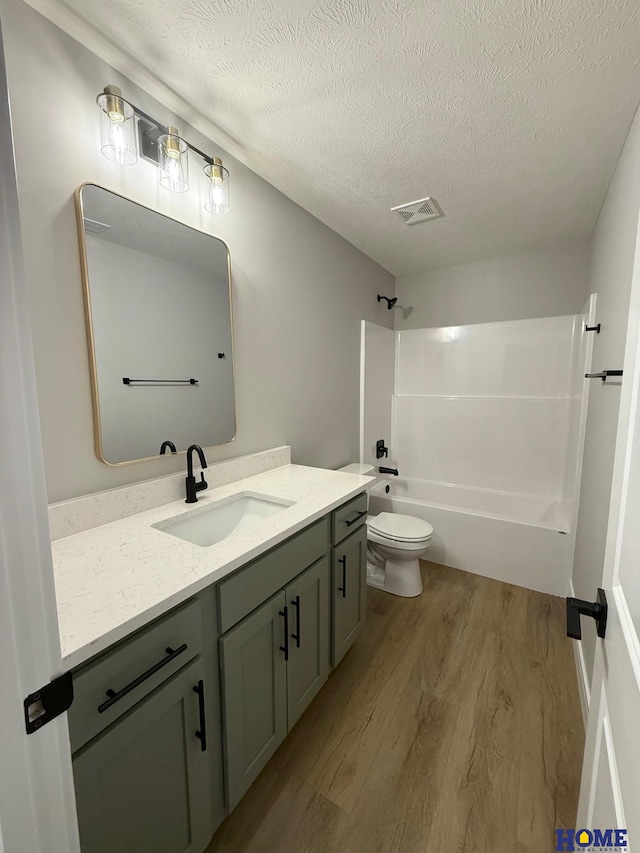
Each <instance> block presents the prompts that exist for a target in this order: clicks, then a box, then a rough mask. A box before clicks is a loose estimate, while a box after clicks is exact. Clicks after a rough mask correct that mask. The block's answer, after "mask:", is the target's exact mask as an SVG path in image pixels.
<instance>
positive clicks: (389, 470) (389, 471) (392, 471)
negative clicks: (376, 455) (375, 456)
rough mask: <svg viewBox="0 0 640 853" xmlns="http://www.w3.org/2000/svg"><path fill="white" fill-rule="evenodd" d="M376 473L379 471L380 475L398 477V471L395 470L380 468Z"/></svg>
mask: <svg viewBox="0 0 640 853" xmlns="http://www.w3.org/2000/svg"><path fill="white" fill-rule="evenodd" d="M378 471H380V473H381V474H393V476H394V477H397V476H398V469H397V468H384V467H380V468H378Z"/></svg>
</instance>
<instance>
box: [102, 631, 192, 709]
mask: <svg viewBox="0 0 640 853" xmlns="http://www.w3.org/2000/svg"><path fill="white" fill-rule="evenodd" d="M186 650H187V644H186V643H183V644H182V645H181V646H179V647H178V648H177V649H172V648H171V647H170V646H168V647H167V648H166V650H165V651H166V652H167V656H166V658H162V660H159V661H158V663H154V665H153V666H152V667H150V668H149V669H148V670H147V671H146V672H143V673H142V675H139V676H138V677H137V678H134V679H133V681H130V682H129V684H127V686H126V687H123V688H122V690H118V692H117V693H116V691H115V690H111V689H109V690H107V696H108V697H109V698H108V699H107V700H106V702H103V703H102V705H98V713H99V714H104V712H105V711H108V710H109V708H110V707H111V706H112V705H115V704H116V702H119V701H120V700H121V699H124V697H125V696H126V695H127V694H128V693H131V691H132V690H135V689H136V687H139V686H140V685H141V684H142V682H143V681H146V680H147V678H151V676H152V675H155V674H156V672H158V671H159V670H161V669H162V667H163V666H166V665H167V664H168V663H171V661H172V660H175V659H176V658H177V657H178V655H181V654H182V653H183V652H186Z"/></svg>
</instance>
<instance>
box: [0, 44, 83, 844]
mask: <svg viewBox="0 0 640 853" xmlns="http://www.w3.org/2000/svg"><path fill="white" fill-rule="evenodd" d="M61 671H62V659H61V656H60V639H59V635H58V623H57V615H56V603H55V593H54V586H53V568H52V565H51V547H50V543H49V527H48V520H47V502H46V491H45V483H44V469H43V463H42V449H41V443H40V424H39V417H38V407H37V402H36V391H35V375H34V369H33V363H32V352H31V330H30V327H29V314H28V310H27V301H26V292H25V281H24V270H23V263H22V244H21V235H20V226H19V219H18V197H17V191H16V176H15V170H14V162H13V141H12V134H11V122H10V113H9V102H8V93H7V85H6V75H5V65H4V52H3V49H2V31H1V28H0V853H77V851H79V850H80V845H79V842H78V832H77V825H76V815H75V799H74V793H73V779H72V773H71V751H70V748H69V731H68V727H67V720H66V714H63V715H62V716H60V717H57V718H56V719H54V720H52V721H51V722H50V723H49V724H48V725H46V726H44V727H43V728H42V729H40V730H39V731H37V732H35V733H34V734H32V735H27V733H26V727H25V720H24V711H23V700H24V698H25V697H26V696H27V695H29V694H31V693H34V692H35V691H37V690H39V689H40V688H41V687H42V686H43V685H44V684H46V683H48V682H49V681H50V680H51V679H52V678H53V677H55V676H57V675H60V674H61Z"/></svg>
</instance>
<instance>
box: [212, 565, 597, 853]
mask: <svg viewBox="0 0 640 853" xmlns="http://www.w3.org/2000/svg"><path fill="white" fill-rule="evenodd" d="M422 568H423V575H424V584H425V590H424V593H423V594H422V595H421V596H420V597H419V598H415V599H401V598H397V597H395V596H392V595H388V594H386V593H383V592H380V591H378V590H374V589H369V590H368V623H367V626H366V629H365V631H364V632H363V634H362V635H361V637H360V638H359V640H358V641H357V642H356V644H355V646H354V647H353V648H352V649H351V651H350V652H349V653H348V654H347V656H346V657H345V659H344V660H343V662H342V663H341V664H340V666H339V667H338V668H337V669H336V671H335V672H334V673H333V674H332V675H331V676H330V678H329V681H328V683H327V685H326V686H325V687H324V688H323V690H322V691H321V693H320V695H319V696H318V697H317V698H316V700H315V701H314V702H313V704H312V705H311V707H310V708H309V709H308V710H307V711H306V713H305V714H304V715H303V717H302V718H301V720H300V721H299V722H298V724H297V725H296V727H295V728H294V730H293V731H292V732H291V733H290V735H289V736H288V738H287V739H286V741H285V742H284V743H283V744H282V746H281V747H280V749H279V751H278V752H277V753H276V755H275V756H274V757H273V758H272V760H271V762H270V763H269V765H268V766H267V767H266V768H265V770H264V771H263V773H262V774H261V776H260V777H259V778H258V779H257V781H256V782H255V783H254V785H253V787H252V788H251V789H250V791H249V792H248V794H247V795H246V796H245V798H244V799H243V800H242V802H241V803H240V805H239V806H238V807H237V808H236V810H235V811H234V812H233V814H231V815H230V816H229V817H228V818H227V819H226V821H225V822H224V823H223V825H222V826H221V827H220V829H219V830H218V832H217V833H216V836H215V837H214V839H213V841H212V843H211V845H210V847H209V848H208V851H207V853H223V851H224V853H267V851H268V853H418V851H420V853H437V851H446V853H527V851H531V853H551V851H553V850H554V846H555V841H554V839H555V835H554V829H555V828H556V827H567V826H574V822H575V815H576V809H577V798H578V789H579V784H580V768H581V762H582V750H583V741H584V732H583V728H582V717H581V712H580V704H579V697H578V689H577V681H576V673H575V668H574V661H573V651H572V647H571V641H570V640H568V639H567V638H566V636H565V610H564V601H563V599H560V598H554V597H552V596H548V595H543V594H541V593H535V592H531V591H529V590H525V589H522V588H520V587H515V586H510V585H509V584H504V583H499V582H498V581H493V580H489V579H487V578H483V577H479V576H478V575H471V574H468V573H466V572H461V571H458V570H456V569H451V568H447V567H444V566H440V565H436V564H434V563H426V562H425V563H423V564H422Z"/></svg>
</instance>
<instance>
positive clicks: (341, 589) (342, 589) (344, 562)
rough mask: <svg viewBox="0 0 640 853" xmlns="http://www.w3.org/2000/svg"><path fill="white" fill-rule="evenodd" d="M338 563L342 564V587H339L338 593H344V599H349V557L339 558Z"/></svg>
mask: <svg viewBox="0 0 640 853" xmlns="http://www.w3.org/2000/svg"><path fill="white" fill-rule="evenodd" d="M338 562H339V563H342V586H339V587H338V592H341V593H342V597H343V598H346V597H347V555H346V554H345V555H344V557H339V558H338Z"/></svg>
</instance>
